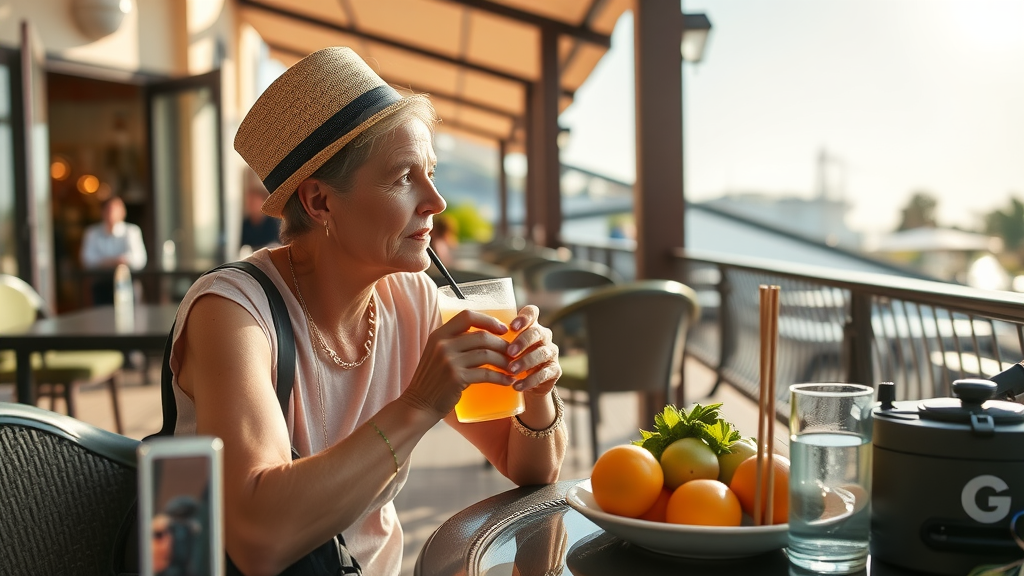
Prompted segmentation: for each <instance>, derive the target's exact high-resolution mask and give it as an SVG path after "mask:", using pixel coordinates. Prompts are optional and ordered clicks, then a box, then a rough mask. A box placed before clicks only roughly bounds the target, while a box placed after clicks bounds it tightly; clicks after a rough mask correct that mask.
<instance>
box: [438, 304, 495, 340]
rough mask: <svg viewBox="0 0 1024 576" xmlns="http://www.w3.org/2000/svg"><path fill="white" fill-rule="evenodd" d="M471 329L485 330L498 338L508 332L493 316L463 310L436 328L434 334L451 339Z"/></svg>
mask: <svg viewBox="0 0 1024 576" xmlns="http://www.w3.org/2000/svg"><path fill="white" fill-rule="evenodd" d="M471 328H476V329H478V330H485V331H487V332H490V333H492V334H497V335H499V336H500V335H502V334H504V333H506V332H508V326H506V325H505V324H504V322H502V321H500V320H498V319H497V318H495V317H493V316H489V315H487V314H484V313H482V312H477V311H475V310H463V311H462V312H459V313H458V314H456V315H455V316H454V317H452V319H451V320H449V321H448V322H445V323H444V324H443V325H442V326H441V327H440V328H438V329H437V331H436V332H437V333H438V334H441V335H443V336H442V337H451V336H455V335H457V334H462V333H463V332H467V331H469V330H470V329H471Z"/></svg>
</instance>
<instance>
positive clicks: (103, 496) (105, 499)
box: [0, 403, 138, 576]
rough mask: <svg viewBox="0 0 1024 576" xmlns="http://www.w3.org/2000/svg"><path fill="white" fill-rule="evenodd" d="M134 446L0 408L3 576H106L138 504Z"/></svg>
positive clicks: (50, 416) (18, 407) (35, 412)
mask: <svg viewBox="0 0 1024 576" xmlns="http://www.w3.org/2000/svg"><path fill="white" fill-rule="evenodd" d="M137 445H138V441H136V440H132V439H130V438H126V437H124V436H119V435H117V434H113V433H111V432H107V431H105V430H101V429H99V428H96V427H93V426H90V425H88V424H85V423H84V422H80V421H78V420H75V419H73V418H70V417H68V416H64V415H61V414H56V413H54V412H48V411H46V410H42V409H39V408H36V407H34V406H27V405H24V404H7V403H0V454H2V455H3V460H2V464H0V494H2V495H3V497H2V498H0V534H3V545H2V546H3V553H2V554H0V574H47V575H51V576H62V575H68V576H89V575H97V576H99V575H103V576H108V575H109V574H110V573H111V568H112V566H114V565H115V563H114V562H113V560H114V559H113V558H112V553H113V550H114V543H115V539H116V537H117V534H118V530H119V528H120V526H121V522H122V520H123V519H124V518H125V515H126V514H127V513H128V511H129V510H130V508H131V506H132V504H133V502H134V501H135V494H136V473H135V468H136V463H135V448H136V446H137Z"/></svg>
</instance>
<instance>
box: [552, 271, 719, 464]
mask: <svg viewBox="0 0 1024 576" xmlns="http://www.w3.org/2000/svg"><path fill="white" fill-rule="evenodd" d="M698 314H699V307H698V305H697V296H696V294H695V293H694V291H693V290H692V289H690V288H689V287H688V286H684V285H683V284H680V283H678V282H674V281H672V280H645V281H639V282H631V283H626V284H622V285H615V286H609V287H606V288H598V289H596V290H595V291H593V292H591V293H590V294H589V295H588V296H587V297H585V298H584V299H582V300H580V301H578V302H575V303H573V304H570V305H568V306H566V307H565V308H562V309H561V310H559V311H557V312H555V313H554V314H552V316H551V317H550V319H548V321H547V322H548V326H549V327H550V328H551V330H552V331H553V332H554V334H555V342H556V343H557V344H558V345H559V348H560V352H559V358H558V362H559V365H560V366H561V367H562V377H561V378H560V379H559V380H558V387H559V388H563V389H565V390H566V391H568V392H569V395H568V397H567V403H569V404H575V403H576V393H578V392H579V393H584V392H585V393H586V396H587V404H588V405H589V407H590V438H591V446H592V449H593V452H592V453H593V457H594V460H595V461H596V460H597V457H598V455H599V452H598V438H597V424H598V423H599V422H600V421H601V414H600V410H599V408H598V406H599V397H600V395H601V394H602V393H604V392H661V393H663V394H664V395H665V398H666V399H671V398H672V388H673V386H675V385H677V384H678V382H679V380H680V368H681V366H682V357H683V348H684V346H685V344H686V332H687V330H688V329H689V327H690V324H691V323H692V322H693V321H694V320H695V319H696V318H697V317H698ZM581 320H582V325H583V328H582V332H583V342H582V343H576V345H575V346H574V345H573V343H567V342H565V340H564V336H563V335H564V334H565V331H564V330H563V327H564V326H565V325H566V324H572V323H578V322H580V321H581ZM573 348H577V349H576V350H573Z"/></svg>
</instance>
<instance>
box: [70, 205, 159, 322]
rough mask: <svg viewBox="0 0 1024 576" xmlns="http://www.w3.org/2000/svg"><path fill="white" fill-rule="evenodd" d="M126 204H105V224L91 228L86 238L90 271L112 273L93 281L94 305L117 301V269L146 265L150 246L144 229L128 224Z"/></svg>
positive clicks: (84, 253) (85, 263)
mask: <svg viewBox="0 0 1024 576" xmlns="http://www.w3.org/2000/svg"><path fill="white" fill-rule="evenodd" d="M125 214H126V210H125V206H124V201H123V200H121V199H120V198H118V197H116V196H114V197H111V198H110V199H108V200H107V201H106V202H104V203H103V221H102V222H98V223H96V224H93V225H92V226H89V227H88V228H86V230H85V235H84V237H83V238H82V252H81V254H80V258H81V261H82V267H83V268H85V269H86V270H110V271H111V273H110V275H109V276H108V275H105V274H104V275H102V276H100V277H96V278H95V280H93V285H92V296H93V298H92V299H93V304H112V303H113V302H114V279H113V278H114V276H113V270H114V268H116V267H117V265H118V264H127V265H128V267H129V268H131V269H132V270H141V269H142V268H144V267H145V266H146V245H145V244H144V243H143V241H142V230H141V229H140V228H139V227H138V226H136V225H135V224H130V223H128V222H125V221H124V217H125Z"/></svg>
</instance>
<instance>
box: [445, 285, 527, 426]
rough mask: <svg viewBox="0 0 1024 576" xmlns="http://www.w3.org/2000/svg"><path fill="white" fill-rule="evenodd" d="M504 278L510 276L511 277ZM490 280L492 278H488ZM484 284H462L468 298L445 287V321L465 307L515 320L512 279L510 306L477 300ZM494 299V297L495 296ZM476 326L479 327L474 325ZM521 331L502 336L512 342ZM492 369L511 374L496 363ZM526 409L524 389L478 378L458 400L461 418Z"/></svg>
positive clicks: (487, 417) (505, 415) (511, 413)
mask: <svg viewBox="0 0 1024 576" xmlns="http://www.w3.org/2000/svg"><path fill="white" fill-rule="evenodd" d="M501 280H508V279H507V278H505V279H501ZM485 282H490V281H485ZM476 284H480V283H479V282H473V283H471V284H468V285H461V284H460V288H462V289H463V292H465V293H466V296H467V298H468V300H456V299H455V298H454V297H447V295H446V294H445V290H444V289H442V290H441V292H440V294H442V295H443V296H442V297H439V299H438V305H439V307H440V310H441V321H442V322H448V321H449V320H451V319H452V317H453V316H455V315H456V314H458V313H459V312H461V311H462V310H465V309H470V310H474V311H477V312H480V313H482V314H487V315H488V316H493V317H494V318H497V319H498V320H499V321H501V322H503V323H504V324H505V325H506V326H507V325H508V324H510V323H511V322H512V320H514V319H515V317H516V309H515V298H514V297H513V296H512V292H511V281H509V282H508V298H506V300H511V302H510V303H509V304H510V305H509V307H507V308H498V307H496V306H494V302H493V301H488V302H474V301H473V300H474V295H473V290H472V288H473V285H476ZM492 300H493V299H492ZM473 330H477V329H476V328H474V329H473ZM517 335H518V332H514V331H512V330H511V329H510V330H509V331H508V332H506V333H505V334H503V335H501V338H502V339H504V340H505V341H506V342H512V340H514V339H515V337H516V336H517ZM487 367H488V368H490V369H492V370H496V371H498V372H503V373H505V374H508V372H506V371H505V370H503V369H501V368H498V367H496V366H489V365H488V366H487ZM525 409H526V403H525V401H524V399H523V393H522V392H519V391H517V390H515V389H514V388H512V387H511V386H502V385H500V384H491V383H488V382H478V383H476V384H470V385H469V386H467V387H466V389H465V390H463V391H462V398H461V399H459V402H458V404H456V405H455V415H456V417H458V419H459V422H482V421H484V420H496V419H498V418H508V417H510V416H515V415H516V414H521V413H522V412H523V410H525Z"/></svg>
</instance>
